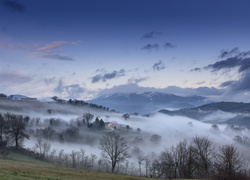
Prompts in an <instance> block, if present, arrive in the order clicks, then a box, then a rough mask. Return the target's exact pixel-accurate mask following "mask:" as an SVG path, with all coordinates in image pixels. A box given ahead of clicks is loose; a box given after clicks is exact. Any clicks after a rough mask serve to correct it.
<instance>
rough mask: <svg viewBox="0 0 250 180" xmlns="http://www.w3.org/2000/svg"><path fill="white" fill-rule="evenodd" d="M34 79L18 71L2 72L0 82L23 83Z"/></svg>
mask: <svg viewBox="0 0 250 180" xmlns="http://www.w3.org/2000/svg"><path fill="white" fill-rule="evenodd" d="M31 80H32V77H30V76H26V75H23V74H21V73H18V72H0V83H17V84H22V83H26V82H29V81H31Z"/></svg>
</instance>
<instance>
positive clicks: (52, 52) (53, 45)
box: [33, 41, 81, 61]
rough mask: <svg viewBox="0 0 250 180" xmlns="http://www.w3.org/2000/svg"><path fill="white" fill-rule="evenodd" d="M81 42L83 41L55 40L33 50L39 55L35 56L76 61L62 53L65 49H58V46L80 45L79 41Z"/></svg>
mask: <svg viewBox="0 0 250 180" xmlns="http://www.w3.org/2000/svg"><path fill="white" fill-rule="evenodd" d="M80 42H81V41H77V42H66V41H53V42H50V43H48V44H46V45H44V46H42V47H39V48H37V49H35V50H33V51H34V52H35V53H37V55H34V56H33V57H40V58H47V59H56V60H61V61H74V59H73V58H72V57H71V56H66V55H61V54H62V53H63V52H64V50H62V49H59V50H58V49H57V48H59V47H62V46H65V45H78V43H80ZM56 49H57V50H56Z"/></svg>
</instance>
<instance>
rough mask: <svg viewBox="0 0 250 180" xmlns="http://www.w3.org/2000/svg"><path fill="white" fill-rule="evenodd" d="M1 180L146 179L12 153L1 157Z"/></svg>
mask: <svg viewBox="0 0 250 180" xmlns="http://www.w3.org/2000/svg"><path fill="white" fill-rule="evenodd" d="M0 169H1V170H0V179H1V180H13V179H18V180H31V179H32V180H33V179H40V180H43V179H46V180H48V179H51V180H52V179H57V180H68V179H72V180H73V179H74V180H78V179H79V180H98V179H100V180H118V179H119V180H143V179H145V178H140V177H134V176H127V175H120V174H110V173H102V172H97V171H86V170H80V169H71V168H62V167H57V166H54V165H51V164H49V163H46V162H43V161H39V160H36V159H33V158H31V157H29V156H27V155H24V154H22V153H20V152H19V153H17V152H10V154H9V156H8V157H7V159H3V158H2V157H1V156H0Z"/></svg>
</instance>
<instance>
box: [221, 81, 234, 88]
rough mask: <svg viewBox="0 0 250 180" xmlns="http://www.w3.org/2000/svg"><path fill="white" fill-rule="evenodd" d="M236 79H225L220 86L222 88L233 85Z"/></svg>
mask: <svg viewBox="0 0 250 180" xmlns="http://www.w3.org/2000/svg"><path fill="white" fill-rule="evenodd" d="M235 82H236V81H225V82H223V83H221V85H220V87H221V88H225V87H229V86H231V85H232V84H234V83H235Z"/></svg>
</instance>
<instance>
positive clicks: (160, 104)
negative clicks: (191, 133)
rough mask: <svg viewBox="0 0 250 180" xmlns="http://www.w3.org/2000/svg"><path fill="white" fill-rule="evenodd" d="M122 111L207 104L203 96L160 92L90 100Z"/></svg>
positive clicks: (109, 96) (127, 94)
mask: <svg viewBox="0 0 250 180" xmlns="http://www.w3.org/2000/svg"><path fill="white" fill-rule="evenodd" d="M88 102H90V103H95V104H99V105H103V106H107V107H110V108H111V109H115V110H117V111H120V112H128V113H135V112H137V113H139V114H148V113H152V112H155V111H157V110H159V109H161V108H173V109H180V108H191V107H196V106H200V105H203V104H205V103H206V102H207V101H206V99H205V98H204V97H201V96H177V95H173V94H166V93H160V92H144V93H115V94H110V95H104V96H100V97H98V98H96V99H93V100H90V101H88Z"/></svg>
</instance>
